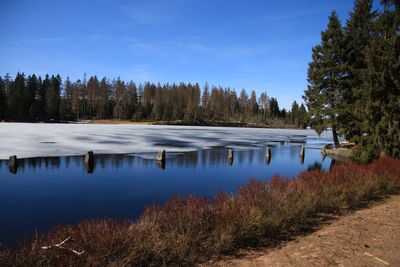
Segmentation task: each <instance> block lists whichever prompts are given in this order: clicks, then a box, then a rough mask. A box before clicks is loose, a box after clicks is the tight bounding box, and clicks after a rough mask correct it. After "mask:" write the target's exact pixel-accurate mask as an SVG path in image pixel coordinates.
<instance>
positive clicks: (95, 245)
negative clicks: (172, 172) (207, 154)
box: [0, 158, 400, 266]
mask: <svg viewBox="0 0 400 267" xmlns="http://www.w3.org/2000/svg"><path fill="white" fill-rule="evenodd" d="M399 189H400V160H396V159H391V158H381V159H379V160H377V161H375V162H373V163H371V164H370V165H358V164H355V163H344V164H339V165H336V166H335V167H334V168H332V170H331V171H330V172H326V173H325V172H321V171H309V172H304V173H302V174H300V175H299V176H298V177H297V178H295V179H291V180H288V179H284V178H282V177H278V176H276V177H273V178H272V179H271V181H269V182H262V181H257V180H254V179H251V180H250V181H249V182H248V183H247V184H245V185H244V186H242V187H241V188H240V189H239V190H238V192H237V193H236V194H235V195H232V196H230V195H227V194H226V193H223V192H221V193H219V194H218V195H217V196H216V197H215V198H214V199H213V200H212V201H207V200H206V198H204V197H193V196H187V197H179V196H175V197H174V198H172V199H171V200H170V201H167V202H166V203H164V204H163V205H162V206H160V205H156V204H154V205H151V206H150V207H148V208H147V209H146V210H145V212H144V214H143V215H142V216H141V218H140V219H139V220H138V221H137V222H136V223H133V222H129V221H124V222H114V221H112V220H92V221H85V222H82V223H79V224H76V225H72V226H60V227H57V228H55V229H53V230H52V231H51V232H49V233H48V234H44V235H39V236H38V237H36V238H34V239H33V240H30V241H26V242H25V243H24V244H23V246H22V247H21V248H19V249H16V250H9V249H7V248H2V249H0V265H1V266H14V265H17V266H54V265H57V266H76V265H94V266H103V265H114V266H120V265H138V266H141V265H150V266H153V265H154V266H155V265H157V266H159V265H192V264H194V263H196V262H201V261H205V260H207V259H210V258H212V257H218V256H219V255H221V254H226V253H231V252H232V251H234V250H235V249H237V248H242V247H247V246H257V245H260V244H263V245H272V244H273V243H274V242H276V241H278V240H280V239H281V238H282V237H283V236H287V235H293V234H296V233H298V232H299V231H301V230H303V229H304V228H307V226H308V225H309V223H310V222H312V220H313V219H314V218H315V216H316V215H317V214H319V213H321V212H340V211H341V210H343V209H345V208H354V207H356V206H358V205H360V204H362V203H364V202H366V201H369V200H371V199H373V198H376V197H379V196H383V195H385V194H388V193H395V192H398V191H399ZM67 237H71V239H70V240H68V242H66V243H65V245H64V247H65V248H64V249H59V248H52V249H48V250H43V249H41V247H42V246H45V245H52V244H57V243H59V242H61V241H62V240H64V239H65V238H67ZM72 250H76V251H84V253H83V254H82V255H79V256H78V255H76V254H75V253H73V252H72Z"/></svg>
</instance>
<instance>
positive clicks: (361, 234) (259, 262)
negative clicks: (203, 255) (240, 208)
mask: <svg viewBox="0 0 400 267" xmlns="http://www.w3.org/2000/svg"><path fill="white" fill-rule="evenodd" d="M214 266H352V267H353V266H399V267H400V196H393V197H390V198H388V199H387V200H385V201H383V203H380V204H378V205H376V206H373V207H371V208H366V209H363V210H359V211H355V212H354V213H352V214H349V215H345V216H343V217H341V218H339V219H338V220H336V221H334V222H332V223H331V224H329V225H326V226H325V227H322V229H321V230H318V231H317V232H314V233H312V234H310V235H308V236H306V237H302V238H299V239H298V240H295V241H291V242H289V243H287V244H285V245H284V246H283V247H281V248H277V249H273V250H270V251H264V252H263V253H262V254H261V255H260V253H259V252H257V253H254V252H249V253H246V256H245V257H244V258H242V259H232V260H225V261H221V262H218V263H216V264H214Z"/></svg>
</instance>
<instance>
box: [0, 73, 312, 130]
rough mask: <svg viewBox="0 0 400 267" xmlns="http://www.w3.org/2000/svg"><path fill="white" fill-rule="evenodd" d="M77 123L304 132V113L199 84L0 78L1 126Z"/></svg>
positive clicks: (262, 97) (264, 96)
mask: <svg viewBox="0 0 400 267" xmlns="http://www.w3.org/2000/svg"><path fill="white" fill-rule="evenodd" d="M81 119H124V120H126V119H128V120H135V121H142V120H146V121H166V122H168V121H182V122H185V123H188V124H191V123H204V124H205V123H210V122H211V123H212V122H216V121H219V122H221V121H223V122H240V123H259V124H264V125H291V126H293V127H305V126H306V125H307V111H306V108H305V107H304V105H303V104H301V105H299V104H298V103H297V102H296V101H294V102H293V104H292V108H291V110H289V111H287V110H286V109H284V108H282V109H281V108H280V107H279V103H278V100H277V99H276V98H274V97H271V98H270V97H269V96H268V95H267V93H265V92H264V93H261V95H260V96H259V97H257V95H256V93H255V91H252V92H251V94H250V95H248V93H247V92H246V91H245V90H242V91H241V92H240V94H239V95H237V94H236V91H235V90H233V89H230V88H222V87H216V86H211V87H209V85H208V84H207V83H206V84H205V86H204V87H203V88H200V86H199V84H197V83H196V84H191V83H180V84H163V85H161V84H160V83H158V84H154V83H149V82H147V83H144V84H140V85H138V86H136V84H135V83H134V82H132V81H131V82H124V81H122V80H120V79H114V80H112V81H110V80H109V79H107V78H102V79H101V80H99V79H98V78H97V77H96V76H92V77H90V78H89V79H88V80H87V81H86V78H84V79H83V80H77V81H71V80H70V79H69V78H67V79H66V80H65V82H63V81H62V79H61V77H60V76H59V75H57V76H54V75H53V76H49V75H46V76H45V77H44V79H42V78H41V77H40V76H36V75H35V74H33V75H29V76H28V77H25V75H24V74H23V73H18V74H17V75H16V77H15V79H12V78H11V77H10V76H9V75H5V76H4V77H3V78H1V77H0V120H9V121H60V120H62V121H70V120H81Z"/></svg>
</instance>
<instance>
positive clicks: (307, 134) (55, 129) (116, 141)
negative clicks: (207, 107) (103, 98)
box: [0, 123, 332, 159]
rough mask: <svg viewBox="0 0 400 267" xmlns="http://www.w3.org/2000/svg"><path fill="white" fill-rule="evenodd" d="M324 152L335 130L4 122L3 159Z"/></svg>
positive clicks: (1, 135) (0, 156)
mask: <svg viewBox="0 0 400 267" xmlns="http://www.w3.org/2000/svg"><path fill="white" fill-rule="evenodd" d="M301 142H305V143H306V146H308V147H310V148H311V147H315V148H319V147H322V145H323V144H326V143H332V137H331V133H330V132H324V133H323V134H322V135H321V136H318V135H317V133H316V132H315V131H313V130H291V129H254V128H232V127H198V126H196V127H195V126H152V125H134V124H119V125H109V124H56V123H54V124H53V123H51V124H46V123H0V159H8V158H9V156H10V155H17V156H18V158H30V157H49V156H73V155H83V154H85V153H86V152H87V151H89V150H92V151H94V153H97V154H114V153H135V154H136V153H149V152H157V151H158V150H160V149H166V151H167V152H182V151H190V150H195V149H197V148H207V147H212V146H229V147H234V148H235V147H241V148H243V147H246V146H248V145H250V146H254V145H264V144H266V143H269V144H274V143H287V144H293V145H300V144H301Z"/></svg>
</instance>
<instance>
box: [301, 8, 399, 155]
mask: <svg viewBox="0 0 400 267" xmlns="http://www.w3.org/2000/svg"><path fill="white" fill-rule="evenodd" d="M399 35H400V2H399V1H397V0H385V1H381V5H380V8H379V9H378V10H374V8H373V1H372V0H357V1H355V4H354V7H353V10H352V11H351V12H350V14H349V18H348V19H347V21H346V23H345V25H344V26H343V25H342V24H341V21H340V19H339V17H338V15H337V13H336V12H335V11H333V12H332V13H331V15H330V17H329V20H328V26H327V28H326V30H324V31H322V33H321V43H320V44H318V45H317V46H315V47H314V48H313V49H312V61H311V62H310V64H309V68H308V88H307V89H306V90H305V93H304V100H305V103H306V105H307V107H308V110H309V118H310V124H311V127H312V128H314V129H315V130H316V131H317V132H318V133H320V132H322V131H323V130H325V129H326V128H327V127H332V130H333V131H332V132H333V140H334V143H335V146H338V143H339V141H338V135H342V136H345V137H346V139H347V140H350V141H352V142H354V143H356V144H357V147H356V148H355V149H353V151H355V152H356V154H358V157H360V159H361V160H362V161H369V160H370V159H372V158H376V157H378V156H382V155H388V156H393V157H399V156H400V38H399V37H400V36H399Z"/></svg>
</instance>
